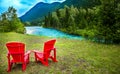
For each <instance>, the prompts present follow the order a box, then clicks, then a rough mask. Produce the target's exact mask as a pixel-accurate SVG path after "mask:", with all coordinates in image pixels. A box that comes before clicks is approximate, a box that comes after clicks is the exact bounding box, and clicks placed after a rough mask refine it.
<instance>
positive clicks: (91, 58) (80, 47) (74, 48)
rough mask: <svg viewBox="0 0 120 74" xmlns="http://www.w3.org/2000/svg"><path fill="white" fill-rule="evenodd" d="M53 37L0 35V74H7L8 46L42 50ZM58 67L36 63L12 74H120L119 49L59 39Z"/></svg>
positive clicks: (17, 68) (15, 34) (15, 70)
mask: <svg viewBox="0 0 120 74" xmlns="http://www.w3.org/2000/svg"><path fill="white" fill-rule="evenodd" d="M49 39H53V38H50V37H39V36H32V35H23V34H18V33H13V32H10V33H0V52H1V53H0V74H7V72H6V70H7V57H6V54H7V48H6V47H5V44H6V42H10V41H19V42H24V43H25V44H26V50H40V51H42V50H43V43H44V42H45V41H47V40H49ZM55 46H56V48H57V60H58V62H57V63H54V62H52V61H51V60H49V64H50V65H49V67H46V66H43V65H42V64H41V63H40V62H39V63H36V62H35V61H34V54H33V53H31V55H30V63H29V64H28V65H27V68H26V70H25V71H24V72H22V67H21V65H13V67H12V70H11V72H10V73H9V74H16V73H17V74H119V73H120V45H114V44H109V45H107V44H98V43H93V42H90V41H86V40H82V41H81V40H72V39H66V38H57V42H56V44H55Z"/></svg>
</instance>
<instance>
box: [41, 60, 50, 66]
mask: <svg viewBox="0 0 120 74" xmlns="http://www.w3.org/2000/svg"><path fill="white" fill-rule="evenodd" d="M41 62H42V64H43V65H45V66H49V64H48V60H45V61H41Z"/></svg>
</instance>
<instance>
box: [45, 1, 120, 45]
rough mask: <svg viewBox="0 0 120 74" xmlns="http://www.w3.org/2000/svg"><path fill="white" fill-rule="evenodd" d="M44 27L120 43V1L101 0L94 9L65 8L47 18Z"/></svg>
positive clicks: (101, 40)
mask: <svg viewBox="0 0 120 74" xmlns="http://www.w3.org/2000/svg"><path fill="white" fill-rule="evenodd" d="M43 26H44V27H50V28H56V29H59V30H61V31H64V32H67V33H70V34H76V35H82V36H85V37H87V38H89V39H94V40H96V41H100V42H105V43H120V1H119V0H101V5H99V6H95V7H92V8H82V7H81V8H77V7H74V6H71V7H68V6H65V7H64V8H63V9H58V10H56V12H53V13H49V14H48V16H45V20H44V25H43Z"/></svg>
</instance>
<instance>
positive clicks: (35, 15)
mask: <svg viewBox="0 0 120 74" xmlns="http://www.w3.org/2000/svg"><path fill="white" fill-rule="evenodd" d="M65 5H67V6H71V5H73V6H75V7H78V8H79V7H84V8H88V7H94V6H96V5H100V0H66V1H65V2H63V3H59V2H55V3H52V4H48V3H43V2H40V3H38V4H36V5H35V6H34V7H33V8H32V9H30V10H29V11H28V12H27V13H26V14H25V15H23V16H21V17H20V19H21V20H22V21H23V22H25V21H29V22H31V21H35V20H37V19H42V18H43V17H44V16H46V15H47V14H48V13H49V12H53V11H55V10H56V9H58V8H63V7H64V6H65Z"/></svg>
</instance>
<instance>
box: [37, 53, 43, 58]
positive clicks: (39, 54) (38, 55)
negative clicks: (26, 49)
mask: <svg viewBox="0 0 120 74" xmlns="http://www.w3.org/2000/svg"><path fill="white" fill-rule="evenodd" d="M36 56H37V57H39V58H43V57H44V56H43V53H36Z"/></svg>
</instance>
